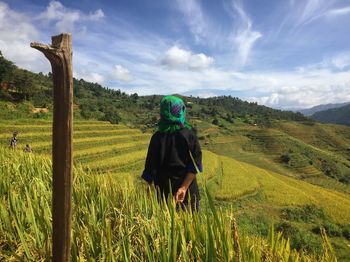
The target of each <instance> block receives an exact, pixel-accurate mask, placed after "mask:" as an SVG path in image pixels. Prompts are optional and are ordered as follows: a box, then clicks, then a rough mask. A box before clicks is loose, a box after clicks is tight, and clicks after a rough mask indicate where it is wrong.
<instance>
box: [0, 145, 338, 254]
mask: <svg viewBox="0 0 350 262" xmlns="http://www.w3.org/2000/svg"><path fill="white" fill-rule="evenodd" d="M115 176H117V175H103V176H96V175H94V174H89V173H84V172H83V171H82V170H80V169H75V170H74V190H73V223H72V250H71V255H72V260H73V261H85V260H87V261H97V260H100V261H194V260H197V261H235V260H237V261H316V260H322V261H336V258H335V254H334V252H333V250H332V248H331V246H330V244H329V242H328V239H327V237H326V236H325V234H324V246H323V250H324V252H323V254H321V255H320V256H319V257H311V256H307V255H305V254H304V253H301V252H296V251H295V250H291V248H290V245H289V241H288V240H285V239H283V238H282V236H281V234H280V233H274V232H273V230H271V233H270V237H269V238H268V239H262V238H258V237H248V236H239V235H238V231H237V224H236V223H235V220H234V213H233V212H232V210H226V211H222V210H220V209H217V208H216V207H215V206H214V202H213V200H212V198H211V197H210V195H209V194H205V195H204V196H203V197H202V201H201V204H202V209H201V210H200V212H199V213H194V214H192V213H191V212H182V211H180V212H177V211H176V207H175V205H174V203H172V202H170V203H169V204H168V205H164V204H163V205H162V204H159V203H158V201H157V199H156V196H155V193H154V192H153V191H152V190H151V191H150V192H148V191H147V190H146V189H145V188H144V187H143V186H142V185H134V184H127V183H120V180H119V179H117V178H116V177H115ZM0 222H1V223H0V260H29V261H40V260H42V261H43V260H50V259H51V248H52V246H51V231H52V228H51V163H50V160H48V159H46V158H44V157H38V156H33V155H26V154H24V153H21V152H13V151H9V150H7V149H4V148H0ZM238 227H239V225H238Z"/></svg>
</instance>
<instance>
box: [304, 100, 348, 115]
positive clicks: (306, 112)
mask: <svg viewBox="0 0 350 262" xmlns="http://www.w3.org/2000/svg"><path fill="white" fill-rule="evenodd" d="M349 104H350V102H346V103H338V104H324V105H318V106H314V107H311V108H307V109H299V110H297V112H300V113H302V114H303V115H305V116H311V115H313V114H315V113H316V112H320V111H325V110H328V109H333V108H338V107H342V106H346V105H349Z"/></svg>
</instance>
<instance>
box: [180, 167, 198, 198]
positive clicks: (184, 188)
mask: <svg viewBox="0 0 350 262" xmlns="http://www.w3.org/2000/svg"><path fill="white" fill-rule="evenodd" d="M195 177H196V174H194V173H190V172H189V173H187V175H186V177H185V180H184V182H183V183H182V185H181V187H180V188H179V189H178V190H177V192H176V195H175V199H176V202H180V203H182V202H183V201H184V199H185V195H186V191H187V189H188V188H189V186H190V185H191V183H192V181H193V180H194V179H195Z"/></svg>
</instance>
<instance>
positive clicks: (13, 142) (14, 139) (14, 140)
mask: <svg viewBox="0 0 350 262" xmlns="http://www.w3.org/2000/svg"><path fill="white" fill-rule="evenodd" d="M16 147H17V132H13V136H12V138H11V142H10V148H11V149H13V150H15V149H16Z"/></svg>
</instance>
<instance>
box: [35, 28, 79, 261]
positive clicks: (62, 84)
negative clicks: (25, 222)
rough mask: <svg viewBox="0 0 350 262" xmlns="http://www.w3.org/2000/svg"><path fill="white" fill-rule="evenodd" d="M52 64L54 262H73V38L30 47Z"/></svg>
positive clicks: (63, 37) (64, 36)
mask: <svg viewBox="0 0 350 262" xmlns="http://www.w3.org/2000/svg"><path fill="white" fill-rule="evenodd" d="M30 46H31V47H33V48H35V49H37V50H39V51H41V52H42V53H43V54H44V55H45V56H46V58H47V59H48V60H49V61H50V63H51V67H52V75H53V85H54V90H53V91H54V109H53V131H52V169H53V192H52V227H53V235H52V241H53V247H52V254H53V261H55V262H56V261H59V262H63V261H70V243H71V239H70V238H71V217H72V208H71V198H72V151H73V150H72V136H73V75H72V36H71V34H66V33H65V34H60V35H57V36H53V37H52V44H51V45H44V44H40V43H31V44H30Z"/></svg>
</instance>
